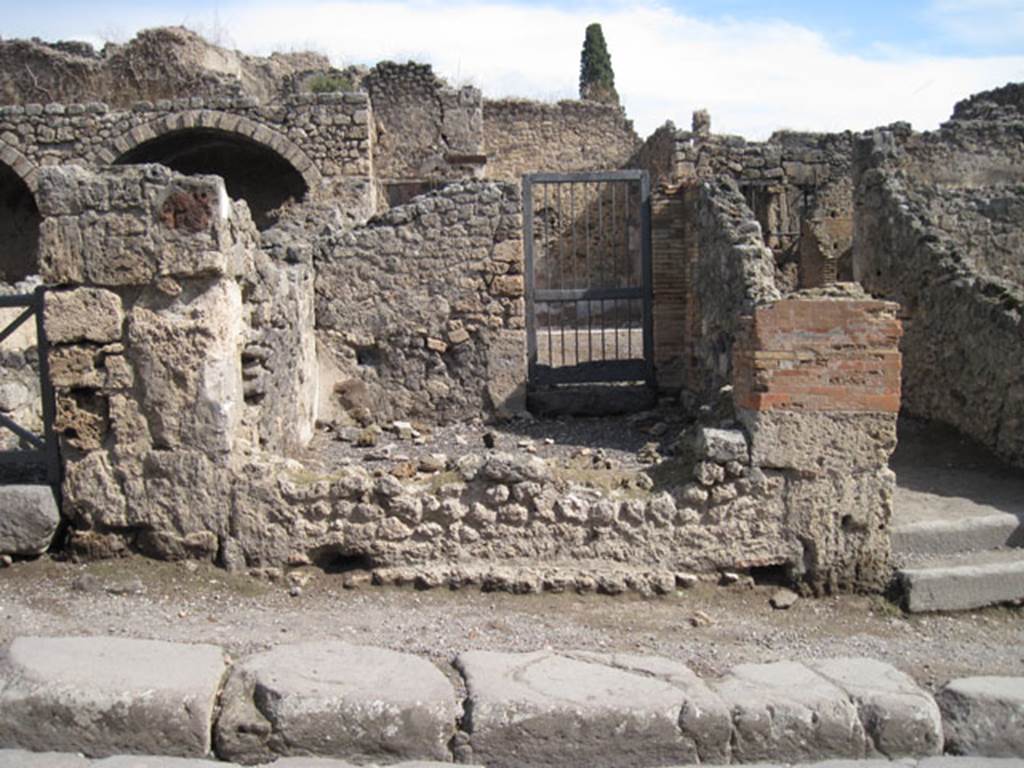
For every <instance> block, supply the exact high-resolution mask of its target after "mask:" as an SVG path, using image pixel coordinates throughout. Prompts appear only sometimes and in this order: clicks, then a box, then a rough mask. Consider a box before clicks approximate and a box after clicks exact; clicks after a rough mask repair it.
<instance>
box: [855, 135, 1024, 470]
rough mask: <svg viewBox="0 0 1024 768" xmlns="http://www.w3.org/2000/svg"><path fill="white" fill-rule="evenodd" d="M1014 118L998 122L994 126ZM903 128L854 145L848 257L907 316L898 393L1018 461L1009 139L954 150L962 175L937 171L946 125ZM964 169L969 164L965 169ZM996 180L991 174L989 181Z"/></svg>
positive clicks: (1020, 281)
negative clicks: (929, 131) (954, 179)
mask: <svg viewBox="0 0 1024 768" xmlns="http://www.w3.org/2000/svg"><path fill="white" fill-rule="evenodd" d="M1021 126H1024V122H1022V121H1020V120H1019V119H1018V121H1017V122H1016V123H1013V122H1009V123H999V124H997V125H996V126H995V127H994V128H993V130H995V131H996V132H997V133H1000V135H1005V133H1006V132H1007V131H1011V130H1017V131H1021V130H1022V128H1021ZM980 130H981V126H979V125H966V126H964V125H958V124H955V123H954V124H949V125H947V126H946V127H944V129H943V131H942V132H941V133H940V134H939V135H924V136H915V135H912V134H909V133H908V132H906V131H901V130H898V131H887V132H879V133H876V134H875V135H873V136H870V137H867V138H866V139H865V141H864V142H863V144H862V146H861V147H860V150H859V154H858V187H857V209H856V220H855V223H856V236H855V239H854V243H855V246H854V268H855V272H856V276H857V279H858V280H860V281H861V282H862V284H863V285H864V286H865V287H866V288H867V289H868V290H870V291H871V292H873V293H875V294H877V295H880V296H884V297H886V298H889V299H893V300H895V301H898V302H899V303H900V305H901V307H902V313H903V316H904V318H905V320H906V326H907V332H906V335H905V336H904V339H903V344H902V350H903V355H904V360H905V363H904V368H903V399H904V407H905V409H906V410H907V412H908V413H911V414H913V415H915V416H919V417H922V418H928V419H938V420H940V421H944V422H946V423H948V424H951V425H952V426H954V427H956V428H957V429H960V430H961V431H963V432H964V433H966V434H968V435H971V436H972V437H974V438H975V439H977V440H979V441H980V442H981V443H983V444H984V445H986V446H987V447H989V448H990V449H992V450H993V451H995V452H996V453H997V454H998V455H1000V456H1001V457H1002V458H1004V459H1006V460H1007V461H1010V462H1012V463H1015V464H1018V465H1022V466H1024V380H1022V378H1021V372H1020V368H1019V366H1017V365H1013V364H1008V362H1007V361H1011V360H1013V361H1016V360H1020V359H1024V345H1022V339H1024V325H1022V322H1024V321H1022V316H1024V312H1022V308H1024V272H1022V270H1021V268H1020V263H1019V258H1017V256H1018V255H1019V252H1020V243H1021V228H1020V220H1021V219H1020V211H1021V210H1022V205H1024V190H1022V188H1021V187H1020V185H1019V183H1017V182H1014V181H1012V179H1011V180H1010V181H1009V182H1006V181H1005V180H1006V178H1007V177H1006V176H1004V175H1002V174H1001V172H999V169H1000V168H1013V167H1015V166H1014V165H1013V162H1014V161H1013V159H1012V158H1013V157H1015V156H1016V155H1015V154H1014V153H1016V152H1018V151H1019V142H1017V144H1016V145H1013V146H1010V145H1007V144H1000V143H999V142H993V143H992V144H991V145H989V146H987V148H986V149H985V150H984V151H983V152H982V151H980V150H979V152H978V153H976V154H973V155H971V154H968V153H963V152H962V151H961V150H962V147H961V149H958V150H956V151H957V152H960V154H959V163H960V165H961V170H962V172H963V174H964V175H963V176H962V177H961V181H962V182H963V183H961V184H957V185H956V186H952V185H951V183H950V181H948V180H946V179H947V171H948V167H947V165H946V159H947V158H948V157H949V155H950V154H952V153H953V152H954V149H953V148H952V147H951V146H948V145H947V144H946V140H947V139H950V140H951V139H952V136H953V135H954V134H955V135H956V136H960V137H962V135H963V134H964V133H965V132H972V133H976V132H977V131H980ZM969 169H973V171H969ZM1000 180H1002V181H1000Z"/></svg>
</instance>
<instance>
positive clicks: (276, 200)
mask: <svg viewBox="0 0 1024 768" xmlns="http://www.w3.org/2000/svg"><path fill="white" fill-rule="evenodd" d="M116 162H117V163H118V164H120V165H125V164H129V163H160V164H161V165H166V166H167V167H168V168H171V169H173V170H175V171H178V172H179V173H185V174H204V173H210V174H216V175H217V176H220V177H221V178H223V179H224V184H225V186H226V187H227V191H228V194H229V195H230V196H231V197H232V198H234V199H236V200H237V199H242V200H245V201H246V203H248V204H249V210H250V211H251V212H252V218H253V221H255V223H256V226H257V227H258V228H259V229H261V230H263V229H267V228H268V227H270V226H271V225H272V224H273V223H274V217H273V215H272V214H273V211H274V210H276V209H277V208H279V207H281V205H282V204H284V203H285V202H287V201H288V200H295V201H298V200H302V199H303V198H304V197H305V196H306V193H307V192H308V191H309V190H308V187H307V185H306V181H305V179H303V178H302V174H300V173H299V172H298V171H297V170H296V169H295V167H294V166H293V165H292V164H291V163H289V162H288V161H287V160H285V159H284V158H283V157H281V155H279V154H278V153H277V152H275V151H274V150H272V149H270V148H269V147H266V146H264V145H263V144H260V143H259V142H256V141H253V140H252V139H250V138H247V137H245V136H241V135H239V134H236V133H229V132H227V131H221V130H218V129H215V128H186V129H184V130H180V131H172V132H170V133H165V134H163V135H162V136H158V137H156V138H155V139H150V140H149V141H146V142H143V143H142V144H139V145H138V146H137V147H135V148H134V149H131V150H129V151H128V152H126V153H125V154H123V155H121V157H119V158H118V159H117V161H116Z"/></svg>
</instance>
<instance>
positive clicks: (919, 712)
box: [810, 658, 942, 758]
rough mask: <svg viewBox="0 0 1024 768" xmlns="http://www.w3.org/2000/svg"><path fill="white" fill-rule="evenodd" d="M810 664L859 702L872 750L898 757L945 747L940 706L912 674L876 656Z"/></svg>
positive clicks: (914, 755) (926, 753) (926, 752)
mask: <svg viewBox="0 0 1024 768" xmlns="http://www.w3.org/2000/svg"><path fill="white" fill-rule="evenodd" d="M810 666H811V668H812V669H813V670H814V671H815V672H817V673H818V674H820V675H822V676H824V677H827V678H828V679H829V680H831V681H832V682H833V683H835V684H836V685H838V686H839V687H840V688H842V689H843V690H844V691H846V693H847V695H848V696H849V697H850V699H851V700H852V701H853V703H854V704H855V705H856V707H857V712H858V714H859V715H860V721H861V725H863V726H864V731H865V733H866V734H867V736H868V741H867V750H868V753H869V754H870V753H880V754H882V755H885V756H886V757H888V758H897V757H904V756H913V757H918V756H926V755H937V754H940V753H941V752H942V717H941V715H940V714H939V708H938V706H937V705H936V703H935V700H934V699H933V698H932V697H931V695H930V694H929V693H928V692H927V691H925V690H924V689H923V688H921V687H920V686H919V685H918V684H917V683H915V682H914V680H913V679H912V678H911V677H910V676H909V675H906V674H904V673H903V672H900V671H899V670H898V669H896V668H895V667H893V666H892V665H890V664H886V663H884V662H881V661H875V660H874V659H860V658H839V659H828V660H826V661H819V662H815V663H813V664H811V665H810Z"/></svg>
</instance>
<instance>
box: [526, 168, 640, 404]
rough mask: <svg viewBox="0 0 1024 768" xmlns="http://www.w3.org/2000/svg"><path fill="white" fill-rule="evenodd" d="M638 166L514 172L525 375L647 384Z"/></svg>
mask: <svg viewBox="0 0 1024 768" xmlns="http://www.w3.org/2000/svg"><path fill="white" fill-rule="evenodd" d="M650 196H651V185H650V178H649V176H648V175H647V172H646V171H602V172H594V173H535V174H530V175H527V176H525V177H524V179H523V226H524V231H525V238H524V252H525V257H526V329H527V352H528V355H529V381H530V385H531V387H533V388H537V387H543V386H551V385H556V384H585V383H612V382H644V383H646V384H648V385H650V386H652V387H653V386H654V350H653V346H654V343H653V337H654V334H653V322H652V316H651V303H652V299H651V205H650Z"/></svg>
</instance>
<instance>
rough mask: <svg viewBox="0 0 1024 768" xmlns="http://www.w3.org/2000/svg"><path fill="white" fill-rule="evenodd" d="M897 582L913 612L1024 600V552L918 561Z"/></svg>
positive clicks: (900, 572)
mask: <svg viewBox="0 0 1024 768" xmlns="http://www.w3.org/2000/svg"><path fill="white" fill-rule="evenodd" d="M896 580H897V583H898V585H899V588H900V590H901V592H902V595H903V601H904V607H905V608H906V609H907V610H908V611H910V612H911V613H919V612H924V611H964V610H969V609H971V608H983V607H985V606H987V605H998V604H999V603H1008V602H1013V601H1016V600H1020V599H1024V549H1012V548H1011V549H998V550H991V551H988V552H973V553H969V554H961V555H959V556H952V557H949V556H947V557H935V558H927V559H923V560H919V561H916V562H914V563H913V565H910V566H905V567H903V568H900V569H898V570H897V572H896Z"/></svg>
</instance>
